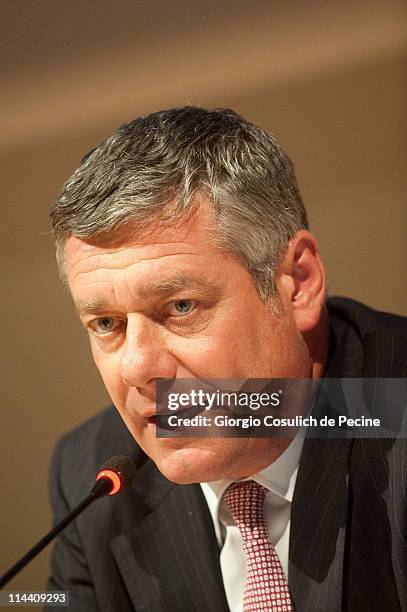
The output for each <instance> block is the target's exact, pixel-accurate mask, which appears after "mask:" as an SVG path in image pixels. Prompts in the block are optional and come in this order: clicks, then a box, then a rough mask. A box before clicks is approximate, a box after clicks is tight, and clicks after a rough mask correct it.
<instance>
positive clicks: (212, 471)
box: [153, 447, 225, 484]
mask: <svg viewBox="0 0 407 612" xmlns="http://www.w3.org/2000/svg"><path fill="white" fill-rule="evenodd" d="M153 460H154V461H155V463H156V465H157V467H158V469H159V470H160V472H161V473H162V474H163V475H164V476H165V477H166V478H168V480H171V481H172V482H175V483H177V484H192V483H196V482H211V481H214V480H220V479H221V478H224V477H225V476H224V462H223V461H222V460H221V458H220V457H219V454H218V453H214V452H213V450H212V451H210V450H209V449H204V448H191V447H188V448H180V449H177V450H173V451H172V452H170V453H168V454H166V456H165V457H159V458H158V459H157V460H156V459H155V458H153Z"/></svg>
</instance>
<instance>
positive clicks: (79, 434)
mask: <svg viewBox="0 0 407 612" xmlns="http://www.w3.org/2000/svg"><path fill="white" fill-rule="evenodd" d="M329 315H330V323H331V338H330V351H329V360H328V368H327V372H326V376H330V377H354V378H356V377H369V378H375V377H386V378H400V377H403V376H405V373H406V369H407V361H406V356H405V353H406V346H407V328H406V319H403V318H401V317H397V316H394V315H388V314H385V313H379V312H376V311H373V310H371V309H369V308H367V307H365V306H363V305H361V304H359V303H357V302H354V301H351V300H346V299H344V298H335V299H331V300H329ZM115 454H128V455H131V456H132V457H134V459H135V461H136V462H137V463H138V464H139V468H138V475H137V478H136V480H135V482H134V485H133V486H131V487H130V488H129V489H128V490H126V491H124V492H123V493H122V494H121V495H119V496H117V498H111V499H110V498H104V499H102V500H99V501H97V502H95V503H94V504H93V505H92V506H91V507H90V508H88V509H87V510H86V511H85V512H84V513H83V514H82V515H81V516H80V517H79V518H78V519H77V520H76V521H75V522H74V524H72V525H71V526H69V527H68V528H67V529H66V530H65V531H64V532H63V533H62V535H61V536H60V537H59V540H58V542H57V544H56V546H55V549H54V553H53V557H52V562H51V578H50V581H49V585H48V586H49V588H50V589H65V590H69V591H70V597H71V607H70V609H72V610H84V611H87V610H101V611H103V612H116V611H117V612H127V611H129V612H130V611H132V610H137V611H141V610H145V611H148V612H161V611H163V612H164V611H166V612H183V611H186V612H194V611H196V612H198V611H199V612H207V611H211V612H227V610H228V606H227V602H226V598H225V593H224V589H223V584H222V576H221V572H220V566H219V548H218V544H217V541H216V538H215V534H214V529H213V524H212V520H211V516H210V514H209V510H208V507H207V504H206V502H205V500H204V498H203V494H202V492H201V488H200V486H199V485H197V484H194V485H175V484H173V483H171V482H169V481H168V480H166V479H165V478H164V477H163V476H162V475H161V474H160V472H159V471H158V470H157V468H156V467H155V465H154V464H153V462H152V461H151V460H149V459H148V458H147V457H146V456H145V455H144V454H143V453H142V451H141V450H140V449H139V448H138V447H137V445H136V443H135V442H134V440H133V438H132V437H131V435H130V434H129V433H128V431H127V429H126V427H125V426H124V425H123V423H122V420H121V418H120V416H119V415H118V413H117V411H116V410H115V409H114V408H110V409H108V410H106V411H105V412H103V413H101V414H99V415H98V416H96V417H94V418H93V419H91V420H90V421H89V422H87V423H86V424H85V425H83V426H81V427H80V428H78V429H77V430H76V431H74V432H72V433H70V434H68V435H67V436H65V437H64V438H63V439H62V441H61V442H60V443H59V445H58V447H57V449H56V451H55V455H54V459H53V462H52V469H51V499H52V505H53V508H54V511H55V520H60V519H61V518H62V517H64V515H65V514H67V513H68V512H69V510H70V509H72V507H74V506H75V505H76V504H78V503H79V502H80V501H81V500H82V499H83V498H84V497H85V496H86V495H87V494H88V493H89V489H90V487H91V484H92V482H93V480H94V477H95V473H96V472H97V470H98V468H99V466H100V465H101V464H103V462H104V461H105V460H106V458H108V457H110V456H112V455H115ZM406 495H407V444H406V440H403V439H373V440H372V439H371V440H362V439H358V440H349V439H342V440H341V439H336V440H333V439H325V440H324V439H307V440H306V441H305V444H304V449H303V453H302V456H301V461H300V468H299V473H298V477H297V484H296V488H295V493H294V499H293V503H292V514H291V531H290V551H289V584H290V589H291V592H292V596H293V600H294V603H295V606H296V610H297V611H298V612H311V611H315V612H316V611H318V612H336V611H341V610H346V611H349V612H363V611H368V612H375V611H381V612H382V611H383V610H386V611H387V612H396V611H401V610H407V503H406V502H407V499H406Z"/></svg>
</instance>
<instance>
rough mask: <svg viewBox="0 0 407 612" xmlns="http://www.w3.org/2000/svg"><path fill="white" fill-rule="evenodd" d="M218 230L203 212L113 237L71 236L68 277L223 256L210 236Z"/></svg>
mask: <svg viewBox="0 0 407 612" xmlns="http://www.w3.org/2000/svg"><path fill="white" fill-rule="evenodd" d="M215 232H216V227H215V223H214V219H213V215H212V214H211V212H210V211H208V210H205V211H200V212H199V213H197V214H196V215H194V216H193V217H192V218H190V219H188V220H181V221H180V222H179V223H176V224H174V225H169V226H168V225H167V226H165V227H163V226H162V225H160V223H159V222H157V224H156V225H150V226H149V227H148V229H142V230H140V228H139V227H138V225H137V222H132V223H129V224H127V225H126V226H125V227H123V228H122V229H121V230H120V232H118V233H117V234H115V236H114V237H109V236H107V238H104V239H102V238H99V237H97V238H89V239H83V238H79V237H76V236H71V237H69V238H68V240H67V241H66V243H65V248H64V258H65V267H66V273H67V276H68V278H69V277H70V275H71V274H72V273H76V271H77V270H78V269H79V270H81V269H82V268H83V269H89V270H97V269H102V268H105V267H112V268H115V267H127V266H130V265H132V264H133V263H135V262H136V261H140V262H142V261H148V260H149V261H151V262H154V261H155V260H157V261H158V260H159V259H163V258H166V257H176V256H181V255H195V256H199V255H206V256H213V257H222V255H221V252H220V249H219V248H218V247H215V246H214V241H213V240H212V241H211V240H210V239H209V235H212V236H214V235H215Z"/></svg>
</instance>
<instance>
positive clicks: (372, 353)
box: [327, 297, 407, 378]
mask: <svg viewBox="0 0 407 612" xmlns="http://www.w3.org/2000/svg"><path fill="white" fill-rule="evenodd" d="M327 308H328V313H329V319H330V323H331V328H333V329H334V330H336V331H338V330H340V333H342V332H343V330H348V331H349V330H350V333H348V334H347V335H348V336H350V335H351V336H352V338H353V340H352V343H351V344H350V343H349V342H348V348H349V346H350V348H351V349H352V350H351V352H352V353H353V354H355V353H356V352H357V351H359V352H360V360H361V362H362V372H361V375H362V376H364V377H366V378H381V377H383V378H403V377H404V376H406V374H407V351H406V347H407V317H403V316H400V315H396V314H392V313H389V312H382V311H379V310H375V309H374V308H371V307H369V306H366V305H365V304H362V303H361V302H358V301H356V300H351V299H349V298H344V297H331V298H329V299H328V301H327ZM338 335H340V334H338ZM342 336H344V334H343V333H342ZM356 339H357V341H356ZM348 352H349V351H348Z"/></svg>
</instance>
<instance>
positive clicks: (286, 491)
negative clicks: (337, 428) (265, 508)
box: [201, 430, 305, 526]
mask: <svg viewBox="0 0 407 612" xmlns="http://www.w3.org/2000/svg"><path fill="white" fill-rule="evenodd" d="M304 434H305V432H303V431H302V430H300V431H299V432H298V433H297V435H296V437H295V438H294V440H293V441H292V442H291V444H290V445H289V446H288V447H287V448H286V449H285V451H284V452H283V453H282V454H281V455H280V456H279V457H278V459H276V461H274V462H273V463H271V464H270V465H268V466H267V467H266V468H264V470H261V471H260V472H257V474H254V475H253V476H249V477H247V478H243V479H242V480H254V481H256V482H258V483H259V484H261V485H262V486H263V487H265V488H266V489H268V490H269V491H271V492H272V493H274V494H275V495H277V496H278V497H280V498H281V499H284V500H286V501H287V502H289V503H291V502H292V499H293V493H294V487H295V481H296V478H297V472H298V465H299V462H300V456H301V452H302V447H303V444H304ZM232 482H235V481H234V480H231V479H228V478H224V479H222V480H216V481H214V482H205V483H201V488H202V491H203V493H204V495H205V498H206V501H207V503H208V506H209V510H210V512H211V515H212V519H213V520H214V523H215V526H216V525H217V523H218V517H219V506H220V503H221V500H222V495H223V493H224V492H225V491H226V489H227V488H228V486H229V485H230V484H232Z"/></svg>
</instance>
